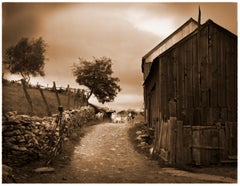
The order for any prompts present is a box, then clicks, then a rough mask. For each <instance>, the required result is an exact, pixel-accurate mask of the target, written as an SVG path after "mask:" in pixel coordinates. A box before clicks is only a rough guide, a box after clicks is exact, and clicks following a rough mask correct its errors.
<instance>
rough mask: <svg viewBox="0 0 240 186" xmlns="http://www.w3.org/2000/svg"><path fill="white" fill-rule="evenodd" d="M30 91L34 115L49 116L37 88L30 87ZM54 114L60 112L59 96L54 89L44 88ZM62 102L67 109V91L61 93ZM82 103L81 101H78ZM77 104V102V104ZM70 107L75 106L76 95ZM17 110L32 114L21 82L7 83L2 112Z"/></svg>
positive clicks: (4, 87)
mask: <svg viewBox="0 0 240 186" xmlns="http://www.w3.org/2000/svg"><path fill="white" fill-rule="evenodd" d="M28 93H29V95H30V97H31V99H32V102H33V108H34V115H37V116H47V111H46V107H45V105H44V102H43V100H42V97H41V94H40V91H39V90H38V89H37V88H28ZM43 93H44V95H45V97H46V100H47V102H48V105H49V108H50V111H51V113H52V114H54V113H58V104H57V98H56V95H55V93H54V92H53V91H50V90H43ZM59 98H60V101H61V104H62V106H63V108H64V109H67V100H68V96H67V93H61V94H59ZM78 105H80V103H78ZM75 106H77V104H75ZM70 108H72V109H73V108H74V96H73V95H71V97H70ZM9 111H17V112H18V113H19V114H30V113H31V110H30V106H29V104H28V102H27V100H26V98H25V94H24V91H23V88H22V85H21V84H17V83H7V84H6V85H3V87H2V112H3V114H4V113H6V112H9Z"/></svg>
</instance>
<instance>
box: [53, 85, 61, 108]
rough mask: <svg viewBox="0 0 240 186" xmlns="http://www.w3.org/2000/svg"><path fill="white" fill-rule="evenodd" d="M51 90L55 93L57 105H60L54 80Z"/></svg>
mask: <svg viewBox="0 0 240 186" xmlns="http://www.w3.org/2000/svg"><path fill="white" fill-rule="evenodd" d="M53 90H54V92H55V94H56V98H57V102H58V106H60V105H61V102H60V99H59V96H58V93H57V88H56V84H55V81H54V82H53Z"/></svg>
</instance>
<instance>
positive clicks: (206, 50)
mask: <svg viewBox="0 0 240 186" xmlns="http://www.w3.org/2000/svg"><path fill="white" fill-rule="evenodd" d="M226 32H227V31H226V30H224V29H221V28H220V27H219V26H217V25H216V24H215V23H213V22H212V21H209V22H207V23H206V24H205V25H203V26H202V27H201V28H200V29H199V30H198V31H196V32H194V33H192V34H191V35H190V36H189V37H187V38H184V39H183V40H182V41H180V42H179V43H177V44H175V45H174V46H173V47H171V48H170V49H168V50H167V51H165V52H164V53H162V54H161V55H159V56H158V58H156V59H155V60H154V62H153V63H158V64H159V65H158V66H156V65H154V66H153V67H152V69H151V71H150V75H149V76H150V77H151V80H150V78H149V77H147V80H146V82H145V84H146V85H147V84H149V86H148V88H147V89H150V87H152V86H153V85H152V82H151V81H152V80H153V81H154V82H155V84H156V87H157V88H156V94H155V96H157V98H155V101H156V102H155V103H156V104H155V103H151V104H149V106H151V105H152V107H153V108H152V109H151V110H153V109H154V110H156V113H157V112H158V111H159V112H160V113H161V115H162V116H163V117H164V118H165V119H168V118H169V117H170V115H169V108H168V104H169V101H170V100H171V99H174V100H176V107H177V111H176V116H177V118H178V119H179V120H181V121H183V123H184V125H196V126H199V125H214V123H216V122H218V121H236V117H237V113H236V112H237V110H236V109H237V104H236V103H237V48H236V47H237V41H236V38H237V37H236V36H234V35H233V34H230V33H228V32H227V33H226ZM156 67H157V68H156ZM153 68H154V69H153ZM151 73H159V75H153V74H151ZM150 84H151V86H150ZM146 85H145V86H146ZM149 91H150V90H148V92H149ZM156 115H157V114H154V117H157V116H156ZM159 119H160V118H159Z"/></svg>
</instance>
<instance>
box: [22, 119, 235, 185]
mask: <svg viewBox="0 0 240 186" xmlns="http://www.w3.org/2000/svg"><path fill="white" fill-rule="evenodd" d="M129 127H131V126H130V125H129V124H127V123H121V124H114V123H103V124H99V125H94V126H91V127H88V128H87V130H88V131H87V133H86V135H85V136H84V137H83V138H82V139H81V141H80V143H79V144H78V145H77V146H76V147H75V150H74V153H73V155H72V157H71V158H70V161H69V163H68V164H67V165H64V166H58V167H57V168H56V171H55V172H53V173H44V174H39V173H34V174H33V175H32V176H31V177H28V178H25V183H218V182H228V183H229V182H234V183H236V180H234V179H231V178H226V177H220V176H209V175H204V174H194V173H189V172H186V171H180V170H176V169H174V168H160V167H159V166H158V164H157V162H156V161H153V160H149V159H147V158H146V157H144V156H143V155H142V154H139V153H138V152H136V151H135V150H134V148H133V146H132V144H131V142H130V141H129V139H128V133H127V132H128V129H129ZM20 182H21V181H20Z"/></svg>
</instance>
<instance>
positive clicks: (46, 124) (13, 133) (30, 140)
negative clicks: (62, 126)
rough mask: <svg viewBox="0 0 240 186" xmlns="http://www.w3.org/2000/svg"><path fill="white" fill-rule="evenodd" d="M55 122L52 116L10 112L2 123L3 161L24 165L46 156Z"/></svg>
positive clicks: (9, 163)
mask: <svg viewBox="0 0 240 186" xmlns="http://www.w3.org/2000/svg"><path fill="white" fill-rule="evenodd" d="M53 122H54V120H53V118H51V117H45V118H39V117H36V116H33V117H30V116H28V115H17V113H16V112H9V113H8V114H7V115H6V116H5V117H3V123H2V139H3V141H2V144H3V145H2V146H3V149H2V151H3V163H5V164H8V165H22V164H24V163H27V162H29V161H31V160H34V159H38V158H41V157H45V156H46V154H45V153H46V152H48V150H49V145H48V144H49V140H50V139H49V136H50V133H51V131H52V130H51V129H52V127H53V124H54V123H53Z"/></svg>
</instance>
